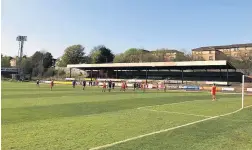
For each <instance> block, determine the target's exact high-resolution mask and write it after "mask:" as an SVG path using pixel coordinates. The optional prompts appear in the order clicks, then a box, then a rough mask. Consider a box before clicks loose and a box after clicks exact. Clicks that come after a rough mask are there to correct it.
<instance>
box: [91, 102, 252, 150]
mask: <svg viewBox="0 0 252 150" xmlns="http://www.w3.org/2000/svg"><path fill="white" fill-rule="evenodd" d="M251 106H252V105H249V106H246V107H244V108H248V107H251ZM241 110H242V108H240V109H238V110H236V111H233V112H230V113H227V114H223V115H218V116H213V117H209V118H206V119H202V120H198V121H194V122H190V123H187V124H184V125H180V126H176V127H172V128H168V129H163V130H159V131H155V132H151V133H147V134H142V135H139V136H136V137H132V138H128V139H125V140H121V141H117V142H114V143H110V144H106V145H102V146H98V147H94V148H90V149H89V150H99V149H103V148H107V147H112V146H114V145H117V144H121V143H125V142H128V141H133V140H136V139H140V138H143V137H146V136H150V135H155V134H159V133H163V132H167V131H171V130H175V129H178V128H182V127H186V126H189V125H193V124H197V123H200V122H204V121H207V120H211V119H215V118H219V117H223V116H228V115H231V114H234V113H237V112H239V111H241Z"/></svg>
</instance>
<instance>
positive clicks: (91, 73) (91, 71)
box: [90, 70, 93, 85]
mask: <svg viewBox="0 0 252 150" xmlns="http://www.w3.org/2000/svg"><path fill="white" fill-rule="evenodd" d="M90 76H91V82H92V81H93V70H91V75H90ZM91 85H92V84H91Z"/></svg>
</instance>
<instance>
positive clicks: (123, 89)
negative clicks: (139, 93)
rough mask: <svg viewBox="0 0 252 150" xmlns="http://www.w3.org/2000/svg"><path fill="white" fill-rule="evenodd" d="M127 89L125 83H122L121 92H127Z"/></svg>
mask: <svg viewBox="0 0 252 150" xmlns="http://www.w3.org/2000/svg"><path fill="white" fill-rule="evenodd" d="M125 88H126V84H125V83H124V82H122V87H121V90H122V91H123V92H125Z"/></svg>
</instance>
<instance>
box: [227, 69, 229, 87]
mask: <svg viewBox="0 0 252 150" xmlns="http://www.w3.org/2000/svg"><path fill="white" fill-rule="evenodd" d="M228 76H229V75H228V67H227V85H229V84H228Z"/></svg>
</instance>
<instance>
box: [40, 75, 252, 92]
mask: <svg viewBox="0 0 252 150" xmlns="http://www.w3.org/2000/svg"><path fill="white" fill-rule="evenodd" d="M86 79H87V78H86ZM86 79H85V80H86ZM86 81H88V80H86ZM93 81H95V82H97V83H98V86H102V85H103V82H106V84H108V83H107V81H112V82H114V83H115V86H116V87H121V86H122V81H125V82H126V83H127V87H129V88H132V87H133V84H134V83H138V84H141V83H144V82H145V81H146V80H141V79H130V80H126V79H94V80H93ZM41 83H45V84H50V83H51V81H41ZM54 83H55V84H64V85H72V81H69V80H68V81H54ZM157 83H158V84H157ZM161 83H165V87H166V89H167V90H185V91H211V85H206V86H201V85H193V84H188V85H182V84H171V83H170V84H167V83H166V82H164V80H148V84H147V86H146V88H148V89H157V88H159V89H163V88H164V86H163V85H162V84H161ZM207 83H209V81H207ZM211 83H212V82H211ZM209 84H210V83H209ZM222 84H223V85H218V84H217V91H220V92H231V93H234V92H241V87H239V86H236V87H232V86H229V87H226V86H225V85H224V83H222ZM77 85H81V82H77ZM245 92H247V93H251V94H252V84H251V86H248V87H246V88H245Z"/></svg>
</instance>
